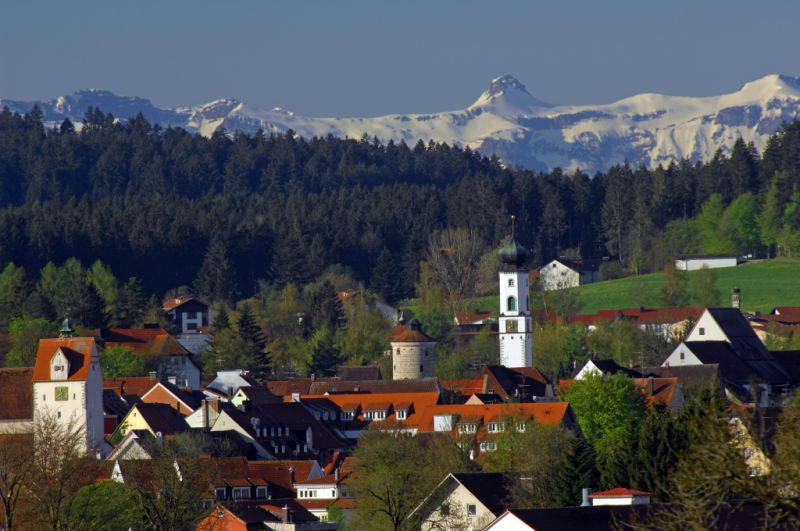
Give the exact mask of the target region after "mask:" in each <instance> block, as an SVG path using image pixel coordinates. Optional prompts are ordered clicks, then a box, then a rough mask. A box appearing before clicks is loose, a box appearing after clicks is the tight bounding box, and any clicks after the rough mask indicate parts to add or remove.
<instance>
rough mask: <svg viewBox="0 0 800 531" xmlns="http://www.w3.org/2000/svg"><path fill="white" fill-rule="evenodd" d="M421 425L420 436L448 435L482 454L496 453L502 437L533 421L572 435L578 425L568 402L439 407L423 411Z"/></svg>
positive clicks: (522, 429) (520, 429)
mask: <svg viewBox="0 0 800 531" xmlns="http://www.w3.org/2000/svg"><path fill="white" fill-rule="evenodd" d="M418 422H419V427H418V430H417V431H418V433H447V434H449V435H450V436H452V437H453V438H454V439H455V440H456V443H457V444H458V445H459V446H460V447H461V448H462V449H464V450H471V451H472V452H471V453H474V451H475V450H477V451H478V452H479V454H483V453H484V452H493V451H496V450H497V442H496V439H497V437H498V435H499V434H501V433H502V432H504V431H506V430H517V431H520V432H522V431H525V430H526V429H527V426H528V423H530V422H536V423H540V424H547V425H551V426H562V427H564V428H565V429H567V430H568V431H572V432H574V431H575V430H576V426H577V422H576V419H575V415H574V413H573V412H572V410H571V409H570V407H569V404H568V403H566V402H542V403H508V404H483V405H466V404H452V405H436V406H430V407H427V408H425V409H424V410H422V413H421V415H420V418H419V421H418Z"/></svg>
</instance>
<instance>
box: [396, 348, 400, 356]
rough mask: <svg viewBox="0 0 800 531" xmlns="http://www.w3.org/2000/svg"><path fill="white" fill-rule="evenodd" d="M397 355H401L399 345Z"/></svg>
mask: <svg viewBox="0 0 800 531" xmlns="http://www.w3.org/2000/svg"><path fill="white" fill-rule="evenodd" d="M397 355H398V356H399V355H400V347H397Z"/></svg>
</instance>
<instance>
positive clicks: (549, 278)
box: [539, 260, 581, 291]
mask: <svg viewBox="0 0 800 531" xmlns="http://www.w3.org/2000/svg"><path fill="white" fill-rule="evenodd" d="M580 283H581V276H580V274H579V273H578V272H577V271H573V270H572V269H570V268H568V267H567V266H565V265H564V264H562V263H561V262H559V261H558V260H553V261H552V262H550V263H548V264H546V265H544V266H542V267H541V269H539V285H540V286H541V287H542V289H543V290H545V291H550V290H554V289H563V288H577V287H578V286H579V285H580Z"/></svg>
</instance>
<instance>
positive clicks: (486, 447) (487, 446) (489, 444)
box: [480, 441, 497, 452]
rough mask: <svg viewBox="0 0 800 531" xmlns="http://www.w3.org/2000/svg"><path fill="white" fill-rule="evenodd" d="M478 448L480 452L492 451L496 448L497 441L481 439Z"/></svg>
mask: <svg viewBox="0 0 800 531" xmlns="http://www.w3.org/2000/svg"><path fill="white" fill-rule="evenodd" d="M480 450H481V452H494V451H495V450H497V443H496V442H494V441H481V444H480Z"/></svg>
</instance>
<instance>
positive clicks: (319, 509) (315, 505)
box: [294, 458, 353, 521]
mask: <svg viewBox="0 0 800 531" xmlns="http://www.w3.org/2000/svg"><path fill="white" fill-rule="evenodd" d="M347 461H349V458H347V459H345V460H344V461H343V463H342V465H343V466H342V467H341V468H340V467H339V466H338V463H336V468H334V469H333V471H332V472H331V473H330V474H326V475H324V476H321V477H318V478H314V479H307V480H305V481H297V482H295V484H294V488H295V491H296V492H297V500H298V501H299V502H300V504H301V505H302V506H303V507H305V508H306V509H307V510H308V511H309V512H310V513H311V514H313V515H314V516H316V517H317V518H319V519H320V520H322V521H327V520H328V519H329V513H328V509H329V508H330V507H331V506H332V505H333V504H334V503H336V502H337V501H338V500H342V499H350V500H352V499H353V494H352V492H351V490H350V487H349V485H348V479H349V476H350V472H349V470H348V469H347V466H346V463H347Z"/></svg>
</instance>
